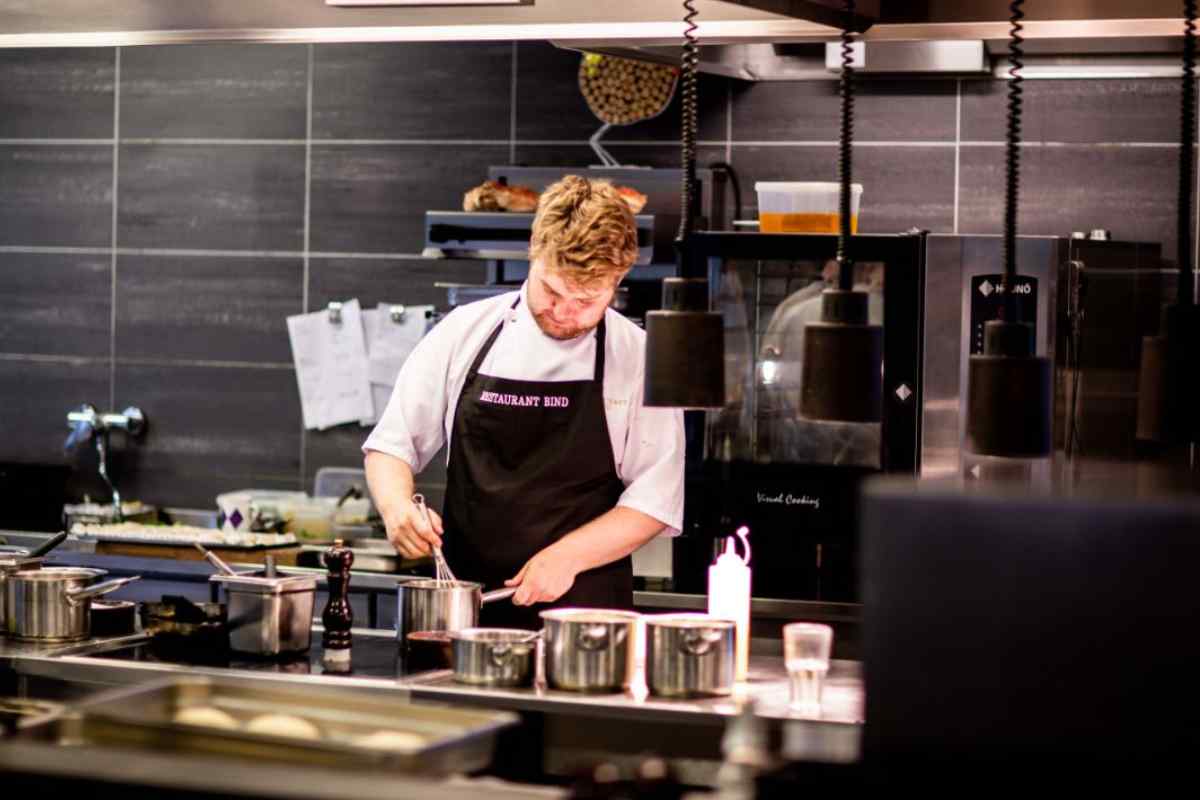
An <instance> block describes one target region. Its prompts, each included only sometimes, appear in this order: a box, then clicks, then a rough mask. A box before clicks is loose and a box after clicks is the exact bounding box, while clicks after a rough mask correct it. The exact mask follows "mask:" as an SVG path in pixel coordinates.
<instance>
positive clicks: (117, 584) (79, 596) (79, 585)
mask: <svg viewBox="0 0 1200 800" xmlns="http://www.w3.org/2000/svg"><path fill="white" fill-rule="evenodd" d="M106 574H108V573H107V572H105V571H104V570H102V569H85V568H83V567H45V568H43V569H35V570H25V571H20V572H14V573H12V574H11V575H9V576H8V580H7V583H6V585H5V587H4V590H5V595H6V600H5V602H6V604H7V611H8V614H7V619H6V620H5V630H7V631H8V635H9V636H13V637H15V638H17V639H26V640H34V641H53V642H71V641H77V640H79V639H86V638H87V637H88V636H90V635H91V617H92V598H93V597H97V596H99V595H102V594H108V593H109V592H111V591H114V590H116V589H119V588H121V587H122V586H124V585H125V584H127V583H130V582H132V581H136V580H137V579H138V578H137V576H134V577H131V578H114V579H113V580H109V581H104V582H103V583H93V582H92V581H94V580H95V579H96V578H99V577H102V576H104V575H106Z"/></svg>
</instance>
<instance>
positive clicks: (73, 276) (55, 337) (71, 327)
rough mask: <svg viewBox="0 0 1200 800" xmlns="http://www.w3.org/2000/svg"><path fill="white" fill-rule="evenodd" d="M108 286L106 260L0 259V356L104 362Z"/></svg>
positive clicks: (83, 257) (18, 255)
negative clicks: (0, 299) (70, 357)
mask: <svg viewBox="0 0 1200 800" xmlns="http://www.w3.org/2000/svg"><path fill="white" fill-rule="evenodd" d="M111 285H112V278H111V266H110V257H109V256H108V255H107V254H104V255H100V254H82V255H62V254H46V253H0V286H2V287H3V289H2V290H0V297H3V298H4V301H3V302H4V310H3V313H0V352H3V353H31V354H39V355H64V356H67V355H74V356H91V357H96V358H108V355H109V349H110V342H109V331H110V329H111V324H112V302H111V296H112V293H111V292H110V288H111ZM105 394H107V392H105Z"/></svg>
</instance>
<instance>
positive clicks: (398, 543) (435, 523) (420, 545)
mask: <svg viewBox="0 0 1200 800" xmlns="http://www.w3.org/2000/svg"><path fill="white" fill-rule="evenodd" d="M426 510H427V511H428V512H429V522H426V521H425V518H424V517H423V516H422V515H421V510H420V509H419V508H417V506H416V504H415V503H413V502H412V501H411V500H405V501H404V502H403V503H401V504H399V505H398V506H396V509H395V511H394V512H392V513H391V514H387V515H385V516H384V518H383V524H384V527H385V528H386V529H387V538H388V541H389V542H391V543H392V546H393V547H395V548H396V552H398V553H399V554H400V555H402V556H404V557H405V558H420V557H421V556H427V555H429V554H430V553H431V552H432V548H433V547H435V546H436V547H441V546H442V518H441V517H440V516H439V515H438V513H437V512H436V511H434V510H433V509H432V508H429V507H428V506H427V507H426Z"/></svg>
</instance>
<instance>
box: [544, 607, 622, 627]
mask: <svg viewBox="0 0 1200 800" xmlns="http://www.w3.org/2000/svg"><path fill="white" fill-rule="evenodd" d="M539 616H540V617H541V618H542V619H544V620H546V621H548V622H577V623H581V624H584V625H605V624H609V625H624V624H627V623H630V622H637V621H638V620H640V619H641V618H642V615H641V614H639V613H638V612H636V611H626V610H624V609H617V608H550V609H547V610H545V611H543V612H541V614H539Z"/></svg>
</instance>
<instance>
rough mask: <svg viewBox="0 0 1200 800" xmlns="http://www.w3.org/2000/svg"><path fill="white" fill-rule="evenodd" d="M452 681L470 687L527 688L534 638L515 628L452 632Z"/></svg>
mask: <svg viewBox="0 0 1200 800" xmlns="http://www.w3.org/2000/svg"><path fill="white" fill-rule="evenodd" d="M450 638H451V640H453V643H454V680H456V681H458V682H459V683H468V684H471V685H474V686H528V685H529V684H530V683H532V682H533V674H534V671H535V666H536V659H537V640H538V634H537V633H534V632H532V631H526V630H520V629H516V628H467V629H465V630H461V631H453V632H451V633H450Z"/></svg>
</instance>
